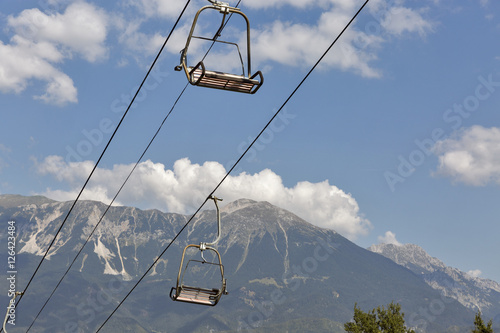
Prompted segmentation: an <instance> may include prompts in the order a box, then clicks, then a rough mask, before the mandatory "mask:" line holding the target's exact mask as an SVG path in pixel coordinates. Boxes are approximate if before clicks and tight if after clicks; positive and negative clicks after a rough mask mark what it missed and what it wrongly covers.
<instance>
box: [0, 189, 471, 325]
mask: <svg viewBox="0 0 500 333" xmlns="http://www.w3.org/2000/svg"><path fill="white" fill-rule="evenodd" d="M71 204H72V202H55V201H52V200H49V199H43V198H40V197H36V198H31V197H12V196H7V197H5V196H1V195H0V220H1V221H7V220H14V221H16V227H17V228H18V249H19V252H18V262H19V272H21V273H20V274H19V275H18V285H19V287H20V288H21V289H22V286H23V284H25V283H26V280H27V279H28V278H29V277H30V272H32V271H33V269H34V267H35V266H36V265H37V264H38V262H39V259H40V256H41V255H42V253H43V252H44V251H45V249H46V248H47V246H48V244H49V242H50V241H51V239H52V237H53V235H54V233H55V231H56V230H57V229H58V228H59V226H60V224H61V223H62V220H63V219H64V218H65V216H66V213H67V211H68V210H69V208H70V206H71ZM105 209H106V205H104V204H102V203H100V202H94V201H81V202H78V203H77V205H76V206H75V208H74V210H73V212H72V214H71V216H70V217H69V218H68V220H67V222H66V225H65V226H64V227H63V229H62V231H61V234H60V236H59V237H58V239H57V241H56V243H55V244H54V246H53V249H52V250H51V251H50V253H49V260H46V261H45V262H44V263H43V265H42V266H41V269H40V271H39V273H38V274H37V276H36V278H35V279H34V280H33V285H32V287H30V290H29V292H28V293H27V294H26V295H25V298H26V300H25V301H23V302H24V304H22V305H21V308H20V311H22V313H23V315H22V316H20V318H19V323H18V325H19V326H18V327H19V328H20V329H23V328H26V325H29V323H30V322H31V320H32V319H33V316H34V314H36V313H37V311H38V310H39V309H40V308H41V306H42V305H43V301H45V299H46V297H47V296H48V294H49V293H50V291H52V288H53V287H54V286H55V284H56V283H57V281H58V280H59V278H60V277H61V276H62V274H63V273H64V271H65V270H66V269H67V267H68V265H69V263H70V262H71V261H72V260H73V258H74V256H75V254H76V252H77V251H78V250H79V249H80V248H81V246H82V245H83V242H84V241H85V239H86V238H87V237H88V235H89V233H90V231H91V230H92V229H93V228H94V226H95V225H96V223H97V221H99V219H100V218H101V215H102V213H103V212H104V211H105ZM221 217H222V237H221V240H220V242H219V243H218V244H217V248H218V250H219V252H220V253H221V256H222V261H223V264H224V272H225V277H226V278H227V281H228V291H229V295H224V296H223V298H222V299H221V301H220V302H219V303H218V304H217V306H216V307H213V308H211V307H209V308H207V307H201V308H200V306H199V305H198V306H197V305H192V304H186V303H179V302H173V301H171V300H170V298H169V296H168V293H169V291H170V288H171V287H172V286H174V285H175V282H176V279H177V273H178V271H179V264H180V258H181V254H182V250H183V248H184V246H186V245H187V244H198V243H199V242H201V241H210V240H213V239H214V238H215V235H216V233H217V225H216V215H215V210H210V209H209V210H204V211H201V212H200V213H199V214H198V215H197V216H196V217H195V218H194V219H193V221H192V222H191V223H190V224H189V225H188V226H187V227H186V229H185V230H184V232H183V233H182V234H181V235H180V236H179V237H178V238H177V240H176V242H175V243H174V244H172V246H171V247H170V248H169V250H168V251H167V252H166V253H165V255H163V256H162V257H161V258H159V260H158V262H157V263H156V265H155V266H154V267H153V268H152V270H151V271H150V273H149V274H148V275H147V276H146V278H145V279H144V280H143V281H142V282H141V284H140V285H139V287H138V288H137V291H134V293H132V294H131V296H130V297H129V298H128V299H127V302H125V303H124V305H123V306H122V307H121V308H120V310H119V311H118V312H117V313H116V314H115V316H114V318H113V319H112V320H111V321H110V322H109V323H110V326H109V327H108V331H109V332H124V331H127V330H128V331H133V332H165V331H166V329H165V327H169V329H168V330H167V331H168V332H206V331H210V330H213V331H214V332H250V331H251V332H269V331H273V332H274V331H277V332H285V331H288V332H342V331H343V330H342V323H344V322H346V321H348V320H350V319H351V318H352V315H353V307H354V304H355V303H357V304H358V306H360V307H361V308H362V309H364V310H367V309H372V308H374V307H376V306H379V305H386V304H389V303H390V302H391V301H396V302H399V303H400V304H401V305H402V307H403V310H404V312H405V313H406V314H407V318H408V320H407V323H408V324H409V325H411V326H413V327H415V328H416V329H417V330H420V331H422V332H424V331H425V332H444V331H446V330H447V329H449V328H450V327H452V326H458V327H461V328H462V331H461V330H460V328H457V329H455V330H454V332H466V331H467V325H468V324H470V323H472V320H473V316H474V313H473V312H472V311H469V310H468V309H466V308H465V307H463V306H462V305H461V304H460V303H458V302H456V301H454V300H452V299H448V298H446V297H444V298H443V297H442V296H441V295H440V293H439V292H437V291H436V290H434V289H432V288H431V287H429V286H428V285H427V284H426V283H425V282H424V281H422V280H421V279H420V278H419V277H417V276H416V275H415V274H414V273H412V272H411V271H410V270H408V269H406V268H404V267H402V266H400V265H398V264H396V263H394V262H393V261H391V260H389V259H387V258H385V257H383V256H381V255H379V254H375V253H373V252H370V251H367V250H366V249H363V248H360V247H359V246H357V245H355V244H354V243H352V242H350V241H349V240H347V239H346V238H344V237H342V236H341V235H339V234H338V233H336V232H334V231H333V230H327V229H322V228H319V227H316V226H313V225H311V224H310V223H308V222H306V221H304V220H303V219H301V218H299V217H297V216H296V215H294V214H292V213H290V212H288V211H286V210H283V209H281V208H278V207H276V206H273V205H271V204H270V203H268V202H256V201H253V200H248V199H241V200H237V201H235V202H232V203H225V205H224V206H222V209H221ZM188 219H189V216H186V215H181V214H174V213H163V212H160V211H158V210H140V209H137V208H133V207H111V208H110V209H109V211H108V212H107V214H106V215H105V216H104V218H103V220H102V222H101V224H100V225H99V227H98V228H97V229H96V232H95V234H94V236H93V237H92V238H91V239H90V241H89V243H88V244H87V246H86V247H85V248H84V250H83V251H82V253H81V255H80V256H79V257H78V259H77V260H76V261H75V264H74V266H73V268H72V269H71V270H70V272H69V273H68V275H67V277H66V278H65V280H64V281H63V283H62V284H61V285H60V287H59V289H58V290H57V291H56V293H55V294H54V296H53V298H52V300H51V301H50V302H49V304H48V305H47V307H46V308H45V310H44V312H43V313H42V315H41V316H40V319H38V321H37V322H36V324H35V327H36V329H38V331H40V332H44V331H45V332H47V331H50V332H62V331H64V329H63V328H61V325H66V326H68V325H69V326H68V327H73V328H77V330H76V331H78V330H80V331H83V332H88V331H95V329H96V327H98V326H99V325H100V324H101V323H102V321H103V320H104V319H105V318H106V316H107V315H108V314H109V312H110V311H111V310H112V308H113V306H114V305H115V304H117V303H118V302H119V301H120V300H121V299H122V298H123V297H124V295H125V294H126V293H127V292H128V291H129V290H130V288H131V286H132V285H133V284H134V283H135V281H137V279H138V278H139V277H140V276H141V275H142V274H143V273H144V272H145V271H146V270H147V269H148V268H149V267H150V265H151V264H152V262H153V261H154V260H155V259H158V255H159V254H160V253H161V252H162V251H163V249H164V248H165V247H166V246H168V244H169V243H170V242H171V241H172V238H173V237H174V236H175V235H176V234H177V232H178V231H179V230H180V229H181V228H182V227H183V226H184V225H185V224H186V222H187V221H188ZM5 236H6V234H3V233H0V239H1V240H2V241H3V239H4V237H5ZM2 255H3V253H1V252H0V257H1V256H2ZM195 255H196V254H195ZM197 257H199V254H198V255H197ZM0 260H3V257H1V258H0ZM4 281H5V279H4V276H3V275H2V272H0V283H4ZM0 287H3V285H2V286H0ZM104 295H105V296H104ZM436 300H439V301H441V300H446V307H444V308H443V309H442V311H441V310H440V312H439V313H438V314H437V315H435V316H433V317H432V318H426V317H425V316H424V314H423V313H422V309H428V308H429V307H430V306H431V305H432V304H433V302H435V301H436ZM0 301H1V302H7V301H8V300H7V299H6V298H5V296H3V295H0ZM443 302H444V301H443ZM457 318H458V319H457ZM36 329H35V330H34V331H36ZM70 331H75V330H70Z"/></svg>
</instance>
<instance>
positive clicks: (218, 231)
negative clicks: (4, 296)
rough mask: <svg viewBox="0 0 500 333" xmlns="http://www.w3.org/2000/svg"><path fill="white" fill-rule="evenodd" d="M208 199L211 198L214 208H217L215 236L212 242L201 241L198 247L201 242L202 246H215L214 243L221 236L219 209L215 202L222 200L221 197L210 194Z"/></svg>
mask: <svg viewBox="0 0 500 333" xmlns="http://www.w3.org/2000/svg"><path fill="white" fill-rule="evenodd" d="M210 199H212V200H213V201H214V203H215V208H216V209H217V238H216V239H215V240H214V241H213V242H212V243H201V244H200V248H201V247H202V244H203V245H204V246H203V247H211V246H215V244H217V243H218V242H219V240H220V236H221V225H220V210H219V205H218V204H217V201H222V199H219V198H217V197H215V196H212V197H211V198H210ZM202 251H203V250H202Z"/></svg>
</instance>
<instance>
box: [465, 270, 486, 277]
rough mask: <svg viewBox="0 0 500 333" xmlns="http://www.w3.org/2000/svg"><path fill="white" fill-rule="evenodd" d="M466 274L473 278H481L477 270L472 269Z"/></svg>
mask: <svg viewBox="0 0 500 333" xmlns="http://www.w3.org/2000/svg"><path fill="white" fill-rule="evenodd" d="M467 274H468V275H469V276H471V277H473V278H478V277H479V276H481V274H483V272H481V271H480V270H479V269H474V270H471V271H468V272H467Z"/></svg>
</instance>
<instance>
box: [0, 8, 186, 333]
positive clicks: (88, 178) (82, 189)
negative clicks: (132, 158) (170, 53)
mask: <svg viewBox="0 0 500 333" xmlns="http://www.w3.org/2000/svg"><path fill="white" fill-rule="evenodd" d="M190 2H191V0H188V1H187V2H186V4H185V6H184V8H183V9H182V12H181V13H180V15H179V17H178V18H177V20H176V21H175V24H174V26H173V27H172V29H171V30H170V33H169V34H168V36H167V38H166V39H165V42H164V43H163V45H162V47H161V48H160V51H159V52H158V54H157V55H156V57H155V59H154V61H153V63H152V64H151V66H150V68H149V70H148V71H147V73H146V75H145V76H144V79H143V80H142V82H141V84H140V85H139V87H138V88H137V91H136V93H135V94H134V97H133V98H132V100H131V101H130V103H129V105H128V107H127V109H126V110H125V112H124V114H123V116H122V118H121V119H120V121H119V123H118V125H117V126H116V128H115V130H114V131H113V134H112V135H111V137H110V138H109V140H108V143H107V144H106V146H105V147H104V150H103V151H102V153H101V155H100V156H99V158H98V160H97V162H96V163H95V165H94V167H93V168H92V171H91V172H90V174H89V176H88V177H87V180H86V181H85V183H84V184H83V186H82V188H81V190H80V192H79V193H78V195H77V197H76V199H75V200H74V201H73V204H72V205H71V207H70V209H69V211H68V213H67V214H66V216H65V218H64V220H63V221H62V223H61V225H60V226H59V228H58V229H57V231H56V233H55V235H54V237H53V238H52V241H51V242H50V244H49V246H48V248H47V250H46V251H45V253H44V255H43V257H42V259H41V260H40V262H39V264H38V266H37V267H36V269H35V271H34V272H33V274H32V275H31V278H30V279H29V280H28V283H27V284H26V287H24V290H23V294H21V296H20V297H19V300H18V301H17V302H16V304H15V307H16V308H17V306H19V303H20V302H21V300H22V299H23V296H24V295H26V291H27V290H28V288H29V286H30V285H31V282H32V281H33V279H34V277H35V275H36V274H37V273H38V270H39V269H40V267H41V265H42V263H43V261H44V260H45V258H46V257H47V254H48V253H49V251H50V249H51V248H52V246H53V245H54V243H55V241H56V239H57V236H58V235H59V233H60V232H61V230H62V228H63V226H64V224H65V223H66V221H67V220H68V218H69V216H70V215H71V212H72V211H73V209H74V207H75V205H76V203H77V202H78V200H79V199H80V197H81V195H82V193H83V191H84V190H85V187H86V186H87V184H88V183H89V181H90V179H91V178H92V176H93V174H94V172H95V170H96V169H97V166H98V165H99V163H100V161H101V160H102V158H103V156H104V154H105V152H106V151H107V149H108V147H109V146H110V144H111V141H112V140H113V138H114V137H115V135H116V133H117V132H118V129H119V128H120V126H121V124H122V123H123V121H124V119H125V117H126V116H127V114H128V112H129V110H130V108H131V107H132V104H133V103H134V101H135V99H136V98H137V96H138V95H139V92H140V91H141V89H142V86H143V85H144V83H145V82H146V80H147V78H148V77H149V75H150V73H151V71H152V70H153V67H154V65H155V64H156V62H157V61H158V59H159V57H160V55H161V53H162V51H163V49H164V48H165V46H166V44H167V42H168V41H169V39H170V37H171V36H172V33H173V32H174V30H175V28H176V27H177V24H178V23H179V21H180V20H181V18H182V16H183V14H184V12H185V11H186V8H187V7H188V5H189V3H190ZM2 331H3V328H1V329H0V333H1V332H2Z"/></svg>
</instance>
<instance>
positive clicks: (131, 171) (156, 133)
mask: <svg viewBox="0 0 500 333" xmlns="http://www.w3.org/2000/svg"><path fill="white" fill-rule="evenodd" d="M241 1H242V0H239V1H238V3H237V4H236V6H235V7H238V6H239V5H240V3H241ZM181 15H182V14H181ZM232 15H233V14H232V13H231V14H230V15H229V17H228V18H227V20H226V21H225V23H224V25H223V26H222V29H221V30H220V31H219V32H220V33H221V32H222V31H223V29H224V28H225V26H226V25H227V23H228V22H229V20H230V19H231V17H232ZM215 42H216V41H215V40H214V41H213V42H212V45H211V46H210V47H209V48H208V50H207V52H206V53H205V55H204V56H203V58H202V61H203V60H204V59H205V58H206V57H207V55H208V53H209V52H210V51H211V49H212V48H213V46H214V44H215ZM160 52H161V51H160ZM188 86H189V82H188V83H186V85H185V86H184V88H183V90H182V91H181V93H180V94H179V96H178V97H177V99H176V100H175V102H174V103H173V105H172V107H171V109H170V111H169V112H168V113H167V115H166V116H165V118H164V119H163V121H162V122H161V124H160V126H159V127H158V129H157V130H156V132H155V134H154V135H153V137H152V138H151V140H150V141H149V143H148V145H147V146H146V148H145V149H144V151H143V152H142V154H141V156H140V157H139V158H138V160H137V162H136V163H135V165H134V167H133V168H132V169H131V170H130V172H129V174H128V175H127V177H126V178H125V180H124V182H123V183H122V185H121V186H120V188H119V189H118V191H117V193H116V194H115V196H114V197H113V199H112V200H111V202H110V203H109V204H108V206H107V207H106V209H105V210H104V212H103V213H102V215H101V217H100V218H99V221H98V222H97V223H96V225H95V226H94V228H93V229H92V231H91V232H90V234H89V235H88V236H87V239H86V240H85V242H84V243H83V245H82V246H81V247H80V250H79V251H78V253H77V254H76V256H75V258H74V259H73V261H72V262H71V264H70V265H69V266H68V268H67V269H66V271H65V273H64V274H63V276H62V277H61V279H60V280H59V282H58V283H57V285H56V286H55V287H54V289H53V290H52V292H51V294H50V295H49V297H48V298H47V300H46V301H45V303H44V304H43V306H42V308H41V309H40V310H39V312H38V314H37V315H36V316H35V318H34V319H33V321H32V322H31V325H30V326H29V327H28V329H27V331H26V332H29V331H30V329H31V327H32V326H33V325H34V323H35V322H36V320H37V319H38V317H39V316H40V314H41V313H42V311H43V310H44V308H45V307H46V306H47V304H48V303H49V301H50V300H51V299H52V296H53V295H54V293H55V292H56V290H57V289H58V288H59V285H60V284H61V283H62V281H63V280H64V278H65V277H66V275H67V274H68V273H69V271H70V270H71V268H72V267H73V264H74V263H75V262H76V260H77V258H78V257H79V256H80V254H81V252H82V251H83V249H84V248H85V246H86V245H87V243H88V242H89V241H90V239H91V238H92V236H93V235H94V233H95V231H96V230H97V227H98V226H99V225H100V223H101V222H102V220H103V219H104V216H105V215H106V214H107V212H108V211H109V209H110V208H111V206H112V205H113V203H114V202H115V200H116V198H117V197H118V195H119V194H120V192H121V191H122V189H123V188H124V186H125V185H126V183H127V182H128V180H129V179H130V177H131V176H132V174H133V173H134V171H135V169H136V168H137V166H138V165H139V163H140V162H141V161H142V159H143V157H144V155H145V154H146V152H147V151H148V150H149V148H150V147H151V145H152V144H153V142H154V140H155V139H156V137H157V136H158V134H159V133H160V130H161V129H162V127H163V125H164V124H165V122H166V121H167V119H168V118H169V116H170V114H171V113H172V112H173V110H174V109H175V107H176V105H177V103H178V102H179V100H180V99H181V97H182V96H183V95H184V92H185V91H186V89H187V87H188Z"/></svg>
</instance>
